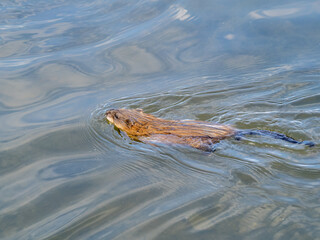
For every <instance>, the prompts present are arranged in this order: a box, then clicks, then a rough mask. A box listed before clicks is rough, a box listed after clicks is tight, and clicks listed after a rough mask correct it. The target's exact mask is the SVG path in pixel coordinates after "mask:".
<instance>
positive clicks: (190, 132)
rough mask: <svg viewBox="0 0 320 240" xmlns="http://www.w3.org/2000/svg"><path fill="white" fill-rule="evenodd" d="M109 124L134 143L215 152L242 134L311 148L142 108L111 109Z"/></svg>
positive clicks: (268, 133) (272, 134)
mask: <svg viewBox="0 0 320 240" xmlns="http://www.w3.org/2000/svg"><path fill="white" fill-rule="evenodd" d="M106 117H107V119H108V121H109V122H111V123H113V124H114V125H115V126H116V127H117V128H119V129H120V130H122V131H124V132H126V133H127V134H128V136H129V137H130V138H131V139H133V140H138V141H142V142H146V143H168V144H181V145H187V146H191V147H194V148H197V149H201V150H204V151H212V150H214V148H213V146H214V144H215V143H217V142H219V141H220V140H222V139H225V138H227V137H235V138H236V139H237V140H240V139H241V137H242V136H244V135H265V136H270V137H273V138H276V139H282V140H285V141H287V142H291V143H295V144H304V145H307V146H310V147H313V146H314V145H315V144H314V143H313V142H310V141H302V142H299V141H297V140H295V139H293V138H290V137H287V136H286V135H284V134H281V133H277V132H271V131H266V130H238V129H235V128H232V127H230V126H227V125H222V124H216V123H209V122H204V121H193V120H165V119H161V118H157V117H155V116H153V115H151V114H147V113H144V112H143V111H142V110H141V109H110V110H108V111H107V112H106Z"/></svg>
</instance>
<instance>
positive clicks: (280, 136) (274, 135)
mask: <svg viewBox="0 0 320 240" xmlns="http://www.w3.org/2000/svg"><path fill="white" fill-rule="evenodd" d="M244 135H259V136H268V137H272V138H275V139H281V140H284V141H287V142H290V143H294V144H304V145H307V146H309V147H314V146H315V143H314V142H311V141H301V142H299V141H297V140H295V139H293V138H290V137H288V136H286V135H284V134H282V133H277V132H272V131H267V130H238V131H237V132H236V134H235V139H237V140H241V137H242V136H244Z"/></svg>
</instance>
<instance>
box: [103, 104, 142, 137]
mask: <svg viewBox="0 0 320 240" xmlns="http://www.w3.org/2000/svg"><path fill="white" fill-rule="evenodd" d="M142 114H144V113H143V111H142V110H141V109H110V110H108V111H107V112H106V117H107V119H108V121H109V122H110V123H113V124H114V125H115V126H116V127H117V128H119V129H121V130H123V131H126V132H128V131H130V129H131V128H132V127H133V126H134V125H135V124H137V123H138V122H139V119H140V118H141V115H142Z"/></svg>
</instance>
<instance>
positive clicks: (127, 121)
mask: <svg viewBox="0 0 320 240" xmlns="http://www.w3.org/2000/svg"><path fill="white" fill-rule="evenodd" d="M125 122H126V125H127V126H128V127H132V125H133V123H132V121H131V120H130V119H126V121H125Z"/></svg>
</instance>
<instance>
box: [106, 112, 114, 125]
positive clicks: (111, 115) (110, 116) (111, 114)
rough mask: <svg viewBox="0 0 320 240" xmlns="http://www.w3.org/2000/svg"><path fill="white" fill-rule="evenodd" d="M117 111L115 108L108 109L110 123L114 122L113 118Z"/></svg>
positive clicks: (107, 114) (107, 115)
mask: <svg viewBox="0 0 320 240" xmlns="http://www.w3.org/2000/svg"><path fill="white" fill-rule="evenodd" d="M115 111H116V110H115V109H109V110H108V111H106V117H107V120H108V121H109V122H110V123H113V122H114V121H113V119H114V117H115V116H116V114H115Z"/></svg>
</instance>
